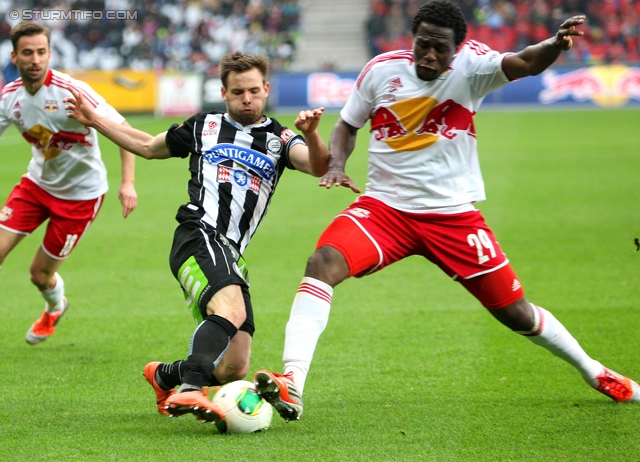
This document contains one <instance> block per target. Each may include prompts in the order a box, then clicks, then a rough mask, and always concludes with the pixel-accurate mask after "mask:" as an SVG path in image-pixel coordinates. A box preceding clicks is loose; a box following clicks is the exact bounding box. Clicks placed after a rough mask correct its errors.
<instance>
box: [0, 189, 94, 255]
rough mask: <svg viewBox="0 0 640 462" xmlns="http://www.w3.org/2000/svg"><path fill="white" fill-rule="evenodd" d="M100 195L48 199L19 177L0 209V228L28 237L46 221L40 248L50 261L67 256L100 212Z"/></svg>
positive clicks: (46, 193) (46, 194)
mask: <svg viewBox="0 0 640 462" xmlns="http://www.w3.org/2000/svg"><path fill="white" fill-rule="evenodd" d="M103 199H104V195H102V196H100V197H98V198H97V199H91V200H65V199H59V198H57V197H54V196H52V195H51V194H49V193H48V192H46V191H45V190H44V189H42V188H41V187H40V186H38V185H37V184H35V183H34V182H33V181H31V180H29V179H28V178H26V177H22V179H21V180H20V183H18V184H17V185H16V186H15V188H13V191H11V194H10V195H9V198H8V199H7V202H6V203H5V204H4V207H2V209H1V210H0V228H4V229H6V230H7V231H11V232H14V233H17V234H27V235H28V234H31V233H32V232H33V231H34V230H35V229H36V228H37V227H38V226H40V225H41V224H42V223H43V222H44V221H45V220H46V219H47V218H48V219H49V224H48V225H47V231H46V233H45V236H44V240H43V242H42V249H43V250H44V251H45V252H46V253H47V255H49V256H50V257H51V258H55V259H56V260H64V259H65V258H67V257H68V256H69V254H70V253H71V251H72V250H73V248H74V247H75V246H76V245H77V244H78V241H79V240H80V238H81V237H82V235H83V234H84V233H85V231H86V230H87V229H88V228H89V225H90V224H91V222H93V220H94V219H95V217H96V216H97V215H98V212H99V211H100V207H101V206H102V201H103Z"/></svg>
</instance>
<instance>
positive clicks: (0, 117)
mask: <svg viewBox="0 0 640 462" xmlns="http://www.w3.org/2000/svg"><path fill="white" fill-rule="evenodd" d="M11 40H12V43H13V51H12V52H11V60H12V62H13V63H14V64H16V66H17V68H18V71H19V73H20V78H19V79H17V80H16V81H14V82H12V83H9V84H8V85H6V86H5V87H4V88H3V89H2V92H1V94H0V134H2V133H4V132H5V130H6V129H7V128H8V127H9V126H10V125H14V126H15V127H16V128H17V129H18V131H19V132H20V133H21V134H22V136H23V137H24V139H25V140H26V141H27V142H28V143H29V144H31V152H32V159H31V161H30V162H29V167H28V171H27V173H26V174H25V175H24V176H23V177H22V178H21V180H20V182H19V183H18V184H17V185H16V186H15V187H14V188H13V190H12V191H11V193H10V195H9V197H8V199H7V201H6V202H5V204H4V206H3V207H2V209H0V267H1V265H2V263H3V262H4V260H5V258H6V257H7V255H8V254H9V252H11V250H12V249H13V248H15V247H16V246H17V245H18V243H19V242H20V241H21V240H22V239H23V238H24V237H25V236H27V235H29V234H31V233H32V232H33V231H34V230H35V229H36V228H37V227H38V226H40V225H41V224H42V223H43V222H44V221H45V220H47V219H48V220H49V223H48V225H47V230H46V232H45V236H44V240H43V243H42V246H41V247H40V248H39V249H38V251H37V252H36V255H35V257H34V259H33V261H32V262H31V267H30V271H31V282H33V284H34V285H35V286H36V287H37V288H38V290H40V293H41V294H42V297H43V298H44V299H45V310H44V312H43V314H42V316H41V317H40V318H39V319H38V320H36V321H35V322H34V323H33V325H32V326H31V327H30V328H29V330H28V331H27V334H26V337H25V339H26V341H27V342H28V343H30V344H32V345H33V344H36V343H39V342H42V341H44V340H46V339H47V338H49V337H50V336H51V335H52V334H53V333H54V331H55V326H56V324H57V323H58V321H59V320H60V317H61V316H62V315H63V314H64V312H65V311H66V309H67V307H68V303H67V299H66V297H65V294H64V282H63V280H62V278H61V277H60V275H59V274H58V273H57V270H58V268H60V265H61V264H62V262H63V261H64V260H65V259H66V258H67V257H68V256H69V254H70V253H71V251H72V250H73V249H74V248H75V246H76V245H77V244H78V241H79V240H80V238H81V237H82V236H83V235H84V233H85V232H86V230H87V229H88V227H89V225H90V224H91V223H92V222H93V220H94V219H95V217H96V215H97V214H98V211H99V210H100V207H101V205H102V201H103V199H104V195H105V193H106V192H107V189H108V183H107V171H106V169H105V165H104V163H103V162H102V158H101V154H100V148H99V146H98V135H97V132H96V131H95V130H93V129H87V128H86V127H84V126H83V125H81V124H80V123H78V122H77V121H75V120H73V119H70V118H69V117H67V113H66V110H65V106H64V103H63V99H64V98H67V97H69V96H71V92H70V89H71V88H74V89H77V90H78V91H81V92H82V93H83V94H84V95H85V97H86V99H87V100H88V101H89V102H90V104H92V105H93V106H94V107H95V109H96V111H98V112H99V113H101V114H103V115H105V116H106V117H108V118H109V119H110V120H113V121H114V122H116V123H118V124H120V125H124V124H127V123H126V121H125V119H124V117H122V116H121V115H120V114H119V113H118V112H117V111H116V110H115V109H114V108H113V107H111V106H110V105H109V104H107V102H106V101H105V100H104V98H102V97H101V96H100V95H98V94H97V93H96V92H95V91H93V90H92V89H91V87H89V85H87V84H86V83H84V82H81V81H78V80H75V79H72V78H71V77H70V76H68V75H66V74H63V73H61V72H57V71H55V70H52V69H49V59H50V57H51V50H50V43H49V40H50V32H49V30H48V29H47V28H44V27H42V26H40V25H38V24H36V23H33V22H27V21H25V22H21V23H19V24H18V25H16V26H15V27H14V28H13V29H12V31H11ZM120 154H121V162H122V184H121V186H120V190H119V192H118V197H119V199H120V202H121V203H122V207H123V216H124V217H125V218H126V216H127V215H128V214H129V213H130V212H131V211H133V209H134V208H135V207H136V203H137V195H136V191H135V188H134V169H135V157H134V155H133V154H131V153H130V152H128V151H125V150H122V149H121V150H120Z"/></svg>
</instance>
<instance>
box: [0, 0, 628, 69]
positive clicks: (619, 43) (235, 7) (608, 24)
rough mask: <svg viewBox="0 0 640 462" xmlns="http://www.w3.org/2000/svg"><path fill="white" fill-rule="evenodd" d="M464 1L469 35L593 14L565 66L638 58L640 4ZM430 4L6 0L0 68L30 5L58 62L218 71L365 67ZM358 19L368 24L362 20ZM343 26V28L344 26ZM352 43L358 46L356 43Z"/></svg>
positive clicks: (0, 24) (504, 32)
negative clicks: (226, 67)
mask: <svg viewBox="0 0 640 462" xmlns="http://www.w3.org/2000/svg"><path fill="white" fill-rule="evenodd" d="M456 1H457V2H458V3H459V4H460V6H461V7H462V10H463V12H464V14H465V16H466V18H467V21H468V25H469V34H468V37H469V38H471V39H476V40H478V41H481V42H484V43H486V44H488V45H489V46H490V47H492V48H494V49H496V50H499V51H515V50H518V49H521V48H523V47H525V46H526V45H529V44H531V43H536V42H538V41H540V40H541V39H543V38H546V37H549V36H551V35H552V33H553V31H555V30H557V28H558V26H559V24H560V23H561V22H562V21H563V20H564V18H566V17H568V16H571V15H573V14H580V13H584V14H586V15H587V18H588V21H587V24H586V27H585V28H584V30H585V32H586V35H585V37H584V39H583V40H577V41H576V42H575V46H574V47H573V49H572V50H571V51H570V52H567V53H563V54H562V56H561V58H560V60H559V61H558V64H600V63H607V64H609V63H611V64H616V63H622V64H637V63H640V2H638V1H634V0H456ZM422 3H424V0H323V2H315V1H309V0H203V1H195V0H24V1H21V2H19V5H18V4H17V3H16V2H13V1H11V0H0V67H1V68H2V69H3V71H4V76H5V79H4V80H5V82H9V81H11V80H13V78H15V69H14V68H13V67H12V66H11V63H10V51H11V43H10V40H9V31H10V30H11V27H12V26H14V25H15V24H16V23H17V22H19V21H20V20H21V19H24V18H25V14H24V13H25V12H26V11H31V12H32V14H33V12H38V13H37V14H38V15H39V17H38V22H41V23H43V24H45V25H47V26H48V27H50V28H51V30H52V40H51V42H52V48H53V50H54V54H53V57H52V62H51V65H52V67H55V68H58V69H63V70H78V69H102V70H107V71H108V70H114V69H122V68H129V69H134V70H149V69H168V70H177V71H203V72H206V73H208V74H215V72H216V67H217V63H218V62H219V60H220V58H221V57H222V56H223V55H224V54H225V53H226V52H227V51H229V50H242V51H246V52H251V53H262V54H266V55H268V56H269V57H270V59H271V63H272V68H273V70H275V71H279V70H288V71H297V70H313V69H320V70H323V69H328V68H334V69H336V70H351V68H353V69H359V68H360V67H361V65H362V64H363V62H366V60H367V59H368V57H371V56H374V55H375V54H378V53H380V52H384V51H389V50H392V49H407V48H410V47H411V44H412V38H411V32H410V30H409V28H410V18H411V17H412V16H413V14H414V13H415V11H416V10H417V8H419V7H420V5H421V4H422ZM367 7H368V11H365V10H367ZM70 11H71V12H77V11H91V12H100V11H102V12H104V11H112V12H118V13H119V17H122V15H123V14H124V13H123V12H130V13H131V12H134V13H135V15H134V17H133V18H131V17H130V18H128V19H127V18H124V19H95V18H93V17H91V16H89V17H84V18H78V17H77V16H75V17H73V16H72V17H69V16H68V15H69V13H68V12H70ZM16 12H17V13H18V14H16ZM54 12H58V13H54ZM59 12H67V13H66V14H67V17H66V18H60V13H59ZM303 13H304V14H303ZM356 23H360V24H361V27H354V25H355V24H356ZM339 29H340V30H343V29H344V30H343V32H341V33H338V30H339ZM350 41H358V42H359V45H352V46H349V45H348V42H350ZM363 41H364V42H365V43H364V44H362V42H363ZM367 48H368V55H369V56H366V54H367ZM361 55H365V56H361Z"/></svg>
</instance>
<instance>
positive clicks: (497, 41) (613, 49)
mask: <svg viewBox="0 0 640 462" xmlns="http://www.w3.org/2000/svg"><path fill="white" fill-rule="evenodd" d="M456 2H457V3H458V4H459V5H460V7H461V8H462V11H463V13H464V15H465V18H466V20H467V24H468V26H469V32H468V34H467V38H468V39H473V40H477V41H479V42H483V43H486V44H487V45H489V46H490V47H491V48H493V49H494V50H498V51H501V52H506V51H518V50H521V49H522V48H524V47H526V46H527V45H531V44H534V43H538V42H540V41H541V40H544V39H546V38H549V37H551V36H553V35H554V34H555V33H556V32H557V31H558V28H559V27H560V24H562V22H563V21H564V20H565V19H567V18H569V17H571V16H574V15H579V14H584V15H586V16H587V22H586V24H585V25H584V26H582V27H580V29H581V30H583V31H584V32H585V36H584V37H581V38H579V39H577V40H575V41H574V46H573V48H572V49H571V50H570V51H568V52H565V53H563V54H562V55H561V56H560V58H559V60H558V64H616V63H621V64H632V63H639V62H640V1H638V0H456ZM422 3H423V2H422V1H419V0H369V4H370V16H369V19H368V20H367V25H366V27H367V36H368V43H369V46H370V53H371V55H372V56H375V55H376V54H379V53H381V52H385V51H391V50H397V49H405V48H410V47H411V46H412V36H411V32H410V31H409V29H410V27H411V18H412V17H413V15H414V13H415V12H416V11H417V9H418V8H419V7H420V5H421V4H422Z"/></svg>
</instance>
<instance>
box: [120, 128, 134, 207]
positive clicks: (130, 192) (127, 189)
mask: <svg viewBox="0 0 640 462" xmlns="http://www.w3.org/2000/svg"><path fill="white" fill-rule="evenodd" d="M122 125H124V126H126V127H130V126H131V125H129V122H127V121H126V120H125V121H124V122H122ZM120 164H121V167H122V181H121V182H120V188H119V189H118V200H120V203H121V204H122V216H123V217H124V218H127V216H128V215H129V214H130V213H131V212H133V211H134V210H135V208H136V206H137V205H138V193H137V192H136V188H135V186H134V183H135V172H136V157H135V155H134V154H133V153H132V152H129V151H127V150H126V149H122V148H120Z"/></svg>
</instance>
